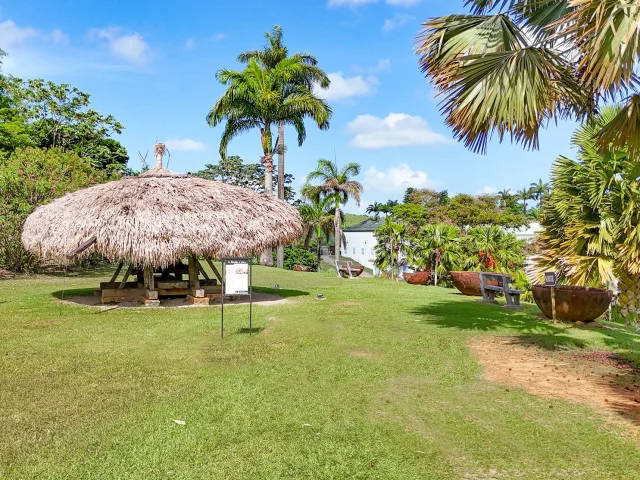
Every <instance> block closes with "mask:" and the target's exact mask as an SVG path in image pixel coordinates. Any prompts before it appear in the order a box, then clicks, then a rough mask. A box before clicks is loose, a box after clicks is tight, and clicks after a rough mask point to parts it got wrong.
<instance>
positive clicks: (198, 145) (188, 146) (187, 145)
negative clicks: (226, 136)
mask: <svg viewBox="0 0 640 480" xmlns="http://www.w3.org/2000/svg"><path fill="white" fill-rule="evenodd" d="M164 143H165V145H166V146H167V148H168V149H169V150H173V151H176V152H202V151H204V150H206V149H207V148H208V146H207V145H206V144H204V143H202V142H198V141H197V140H192V139H190V138H170V139H169V140H167V141H166V142H164Z"/></svg>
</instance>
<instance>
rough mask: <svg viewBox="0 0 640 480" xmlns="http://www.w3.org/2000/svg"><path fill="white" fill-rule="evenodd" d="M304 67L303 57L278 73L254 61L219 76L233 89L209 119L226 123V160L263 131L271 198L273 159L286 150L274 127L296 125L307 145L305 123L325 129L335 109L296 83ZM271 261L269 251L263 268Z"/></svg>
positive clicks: (279, 66)
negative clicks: (239, 139) (246, 138)
mask: <svg viewBox="0 0 640 480" xmlns="http://www.w3.org/2000/svg"><path fill="white" fill-rule="evenodd" d="M304 68H305V67H304V65H303V64H302V62H300V60H299V59H297V58H288V59H285V60H282V61H280V62H278V64H277V65H276V67H275V68H273V69H265V68H263V67H262V66H260V64H258V62H257V61H256V60H253V59H252V60H249V65H248V66H247V67H246V69H245V70H244V71H242V72H239V71H234V70H226V69H225V70H221V71H219V72H218V73H217V74H216V78H217V79H218V80H219V81H220V82H221V83H222V84H223V85H226V86H228V88H227V90H226V92H225V93H224V95H223V96H222V97H221V98H220V99H219V100H218V101H217V102H216V104H215V105H214V107H213V109H212V110H211V111H210V112H209V114H208V115H207V122H208V123H209V125H210V126H212V127H215V126H217V125H219V124H220V123H222V122H223V121H225V120H226V124H225V128H224V132H223V134H222V138H221V140H220V155H221V157H222V158H223V159H224V158H225V157H226V154H227V147H228V145H229V142H231V140H232V139H233V138H235V137H236V136H238V135H240V134H242V133H245V132H247V131H249V130H253V129H254V128H256V129H259V130H260V140H261V144H262V152H263V156H262V160H261V161H262V164H263V165H264V167H265V195H273V176H272V174H273V155H274V153H275V152H276V151H277V150H278V148H280V146H278V145H274V142H273V137H272V132H271V127H272V126H273V125H276V124H278V123H279V122H284V123H287V124H291V125H293V126H294V127H295V129H296V131H297V133H298V144H299V145H302V143H303V142H304V140H305V137H306V129H305V126H304V119H305V118H311V119H313V120H314V121H315V122H316V124H317V125H318V127H320V128H322V129H326V128H328V126H329V116H330V114H331V110H330V108H329V106H328V105H327V103H326V102H325V101H324V100H322V99H320V98H318V97H317V96H316V95H315V94H313V93H312V92H310V91H309V90H308V89H307V88H306V87H305V86H302V85H297V84H295V83H293V81H294V80H295V79H296V78H298V77H299V75H300V72H301V71H302V70H304ZM282 148H284V147H283V146H282ZM270 262H272V260H271V254H270V252H265V253H264V254H263V258H262V259H261V263H269V264H270Z"/></svg>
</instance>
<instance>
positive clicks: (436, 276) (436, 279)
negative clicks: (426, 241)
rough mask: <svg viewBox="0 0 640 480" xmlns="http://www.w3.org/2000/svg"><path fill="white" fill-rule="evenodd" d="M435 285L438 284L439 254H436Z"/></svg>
mask: <svg viewBox="0 0 640 480" xmlns="http://www.w3.org/2000/svg"><path fill="white" fill-rule="evenodd" d="M433 286H434V287H437V286H438V254H436V268H435V270H434V271H433Z"/></svg>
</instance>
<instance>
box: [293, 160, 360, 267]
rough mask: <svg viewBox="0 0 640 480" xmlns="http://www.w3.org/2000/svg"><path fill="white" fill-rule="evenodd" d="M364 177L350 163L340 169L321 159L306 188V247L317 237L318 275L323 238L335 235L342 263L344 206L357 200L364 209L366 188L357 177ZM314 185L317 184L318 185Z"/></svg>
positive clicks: (303, 213)
mask: <svg viewBox="0 0 640 480" xmlns="http://www.w3.org/2000/svg"><path fill="white" fill-rule="evenodd" d="M359 174H360V165H358V164H357V163H354V162H350V163H348V164H346V165H344V166H343V167H340V166H339V165H338V163H337V160H335V159H334V160H333V161H332V160H326V159H324V158H321V159H320V160H318V164H317V166H316V168H315V170H313V171H312V172H311V173H309V175H308V176H307V182H306V184H305V186H304V187H303V188H302V196H303V199H304V203H303V204H301V205H300V206H299V207H298V208H299V210H300V214H301V216H302V220H303V222H304V225H305V236H304V238H305V244H308V243H309V241H310V240H311V238H312V237H313V236H314V235H315V239H316V255H317V257H318V271H319V270H320V256H321V253H320V252H321V247H322V237H323V235H324V236H325V237H326V238H327V240H328V238H329V235H330V233H331V230H333V234H334V245H335V260H336V261H337V260H340V247H341V244H342V241H343V233H342V219H343V213H342V210H341V208H340V207H341V206H343V205H345V204H347V203H348V202H349V200H351V199H353V200H354V201H355V203H356V205H360V198H361V196H362V192H363V187H362V184H360V182H358V181H356V180H354V177H356V176H358V175H359ZM314 182H317V183H316V184H314Z"/></svg>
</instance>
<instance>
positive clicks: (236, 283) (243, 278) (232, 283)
mask: <svg viewBox="0 0 640 480" xmlns="http://www.w3.org/2000/svg"><path fill="white" fill-rule="evenodd" d="M224 273H225V275H224V294H225V295H249V264H248V263H246V262H245V263H227V264H226V267H225V272H224Z"/></svg>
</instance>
